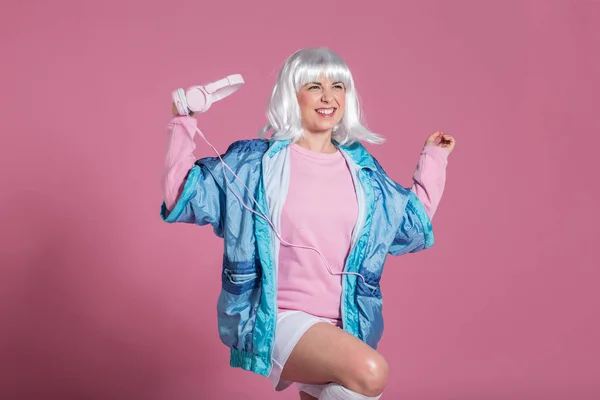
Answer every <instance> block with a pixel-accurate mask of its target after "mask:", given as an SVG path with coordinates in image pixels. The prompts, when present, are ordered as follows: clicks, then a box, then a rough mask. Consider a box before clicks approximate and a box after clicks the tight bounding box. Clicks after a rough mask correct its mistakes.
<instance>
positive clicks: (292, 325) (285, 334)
mask: <svg viewBox="0 0 600 400" xmlns="http://www.w3.org/2000/svg"><path fill="white" fill-rule="evenodd" d="M319 322H326V323H328V324H331V325H333V323H332V322H331V321H329V320H328V319H325V318H319V317H315V316H314V315H310V314H307V313H305V312H302V311H283V312H280V313H279V314H278V316H277V329H276V331H275V344H274V348H273V360H272V361H273V370H272V371H271V374H270V375H269V379H270V380H271V382H273V386H274V387H275V390H277V391H281V390H284V389H287V388H288V387H290V386H291V385H292V383H293V382H290V381H286V380H283V379H281V372H282V371H283V367H284V365H285V363H286V362H287V359H288V357H289V356H290V354H291V353H292V350H294V347H296V344H297V343H298V341H299V340H300V338H301V337H302V335H304V334H305V333H306V331H307V330H308V329H309V328H310V327H312V326H313V325H314V324H317V323H319ZM334 326H335V325H334ZM297 386H298V390H299V391H302V392H306V393H308V394H310V395H311V396H313V397H319V394H320V392H321V390H322V388H323V387H325V386H326V385H308V384H304V383H298V384H297Z"/></svg>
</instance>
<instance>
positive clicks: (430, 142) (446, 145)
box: [425, 131, 456, 153]
mask: <svg viewBox="0 0 600 400" xmlns="http://www.w3.org/2000/svg"><path fill="white" fill-rule="evenodd" d="M438 139H439V141H438ZM455 144H456V140H454V138H453V137H452V136H450V135H448V134H446V133H444V132H442V131H437V132H435V133H433V134H432V135H430V136H429V137H428V138H427V141H426V142H425V146H435V147H441V148H442V149H445V150H447V151H448V153H452V150H454V145H455Z"/></svg>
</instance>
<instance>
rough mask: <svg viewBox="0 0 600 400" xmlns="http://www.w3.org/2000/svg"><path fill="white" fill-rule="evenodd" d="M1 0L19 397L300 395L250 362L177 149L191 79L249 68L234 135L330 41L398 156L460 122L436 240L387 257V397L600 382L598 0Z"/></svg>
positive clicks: (381, 151) (6, 191)
mask: <svg viewBox="0 0 600 400" xmlns="http://www.w3.org/2000/svg"><path fill="white" fill-rule="evenodd" d="M34 3H36V4H34ZM234 7H235V8H234ZM2 9H3V10H2V13H1V16H0V33H1V34H0V44H1V53H0V54H1V56H2V62H1V64H0V68H1V72H2V74H1V77H0V80H1V86H0V87H1V90H0V92H1V103H0V106H1V107H0V109H1V110H2V118H1V119H0V132H1V134H2V144H1V145H0V153H1V159H0V162H1V164H0V167H1V168H0V171H1V172H0V174H1V178H2V189H1V190H0V201H1V203H0V206H1V207H2V211H3V212H2V213H1V214H0V215H1V216H0V226H1V230H0V243H1V260H0V262H1V266H2V269H1V274H2V275H1V277H0V324H1V327H0V328H1V329H0V360H1V363H2V365H1V366H2V371H0V372H1V373H0V398H2V399H83V398H85V399H124V400H138V399H140V400H142V399H143V400H173V399H177V400H186V399H230V398H234V399H237V398H240V399H241V398H243V399H266V398H279V399H296V398H297V393H296V392H295V391H294V390H289V391H287V392H284V393H282V394H275V393H274V392H273V391H272V389H271V388H270V385H269V382H268V381H267V380H265V379H264V378H261V377H258V376H255V375H252V374H250V373H248V372H244V371H241V370H233V369H231V368H230V367H229V366H228V352H227V348H226V347H225V346H223V345H222V344H221V343H220V341H219V339H218V336H217V327H216V313H215V308H216V300H217V295H218V292H219V285H220V284H219V282H220V279H219V278H220V261H221V251H222V244H221V241H220V240H219V239H217V238H216V237H214V236H213V234H212V232H211V230H210V228H198V227H194V226H189V225H178V226H175V225H168V224H166V223H163V222H161V220H160V218H159V206H160V202H161V190H160V174H161V168H162V164H163V160H164V151H165V144H166V143H165V127H166V123H167V122H168V120H169V118H170V114H169V113H170V99H169V96H170V92H171V90H172V89H174V88H177V87H180V86H183V87H187V86H189V85H193V84H201V83H207V82H210V81H213V80H216V79H219V78H221V77H224V76H225V75H228V74H232V73H240V74H242V75H243V76H244V78H245V80H246V82H247V84H246V85H245V87H244V88H243V89H242V90H241V91H239V92H238V93H236V94H235V95H234V96H233V97H230V98H228V99H227V100H226V101H224V102H222V103H219V104H217V105H215V106H214V108H213V109H212V110H211V111H210V112H209V113H208V114H205V115H203V116H201V118H200V122H199V125H200V127H201V128H202V129H203V131H204V132H205V133H206V135H207V136H208V137H209V138H210V140H211V141H212V142H213V144H215V145H216V146H217V148H218V149H220V150H225V148H226V146H227V145H228V144H229V143H230V142H232V141H234V140H237V139H244V138H252V137H255V134H256V131H257V130H258V129H259V128H260V127H261V125H262V124H263V123H264V108H265V104H266V100H267V97H268V95H269V92H270V90H271V87H272V84H273V82H274V80H275V75H276V72H277V70H278V68H279V66H280V65H281V63H282V62H283V61H284V59H285V58H286V57H287V56H288V55H290V54H291V53H292V52H293V51H295V50H297V49H298V48H301V47H306V46H313V45H325V46H328V47H331V48H332V49H334V50H335V51H337V52H338V53H339V54H340V55H342V57H344V58H345V59H346V61H347V62H348V64H349V65H350V66H351V68H352V69H353V72H354V75H355V79H356V81H357V85H358V88H359V91H360V94H361V96H362V99H363V104H364V111H365V115H366V118H367V123H368V125H369V126H370V127H371V128H372V129H373V130H375V131H377V132H380V133H382V134H384V135H385V136H386V137H387V138H388V142H387V144H385V145H383V146H379V147H373V146H371V147H370V149H371V150H372V152H373V153H374V154H375V156H376V157H377V158H378V159H379V160H380V161H381V163H382V164H383V165H384V167H385V168H386V169H387V171H388V173H389V174H390V175H391V176H392V177H394V178H395V179H396V180H397V181H399V182H401V183H403V184H405V185H409V184H410V182H411V181H410V178H411V175H412V172H413V169H414V167H415V165H416V161H417V158H418V154H419V151H420V148H421V146H422V144H423V142H424V140H425V138H426V137H427V135H428V134H429V133H430V132H433V131H435V130H438V129H443V130H445V131H447V132H448V133H451V134H453V135H454V136H455V137H456V138H457V143H458V145H457V148H456V151H455V152H454V153H453V154H452V155H451V157H450V165H449V168H448V182H447V190H446V192H445V195H444V198H443V200H442V203H441V206H440V208H439V211H438V214H437V215H436V217H435V219H434V228H435V233H436V240H437V244H436V245H435V246H434V248H432V249H431V250H429V251H426V252H422V253H419V254H417V255H410V256H406V257H399V258H390V259H389V261H388V263H387V267H386V271H385V274H384V276H385V278H384V282H383V291H384V296H385V311H384V312H385V317H386V331H385V334H384V338H383V341H382V344H381V347H380V350H381V352H382V353H383V354H384V355H385V357H386V358H387V360H388V361H389V364H390V368H391V378H390V381H389V385H388V388H387V390H386V392H385V394H384V397H383V398H384V399H414V400H421V399H422V400H434V399H436V400H437V399H440V400H441V399H444V400H445V399H461V400H466V399H477V400H481V399H486V400H494V399H526V400H532V399H544V400H552V399H578V400H586V399H598V398H600V383H598V377H599V376H600V345H599V344H598V339H599V337H600V322H599V319H600V311H599V310H600V294H599V293H598V282H599V280H600V273H599V272H598V267H599V266H600V263H599V262H598V256H597V249H596V251H594V249H593V246H594V245H596V246H597V239H598V238H599V237H600V235H599V231H598V226H599V225H598V222H599V221H598V217H599V212H598V207H597V203H598V201H597V199H596V198H595V197H596V196H597V195H598V182H600V179H599V178H598V174H597V171H598V167H597V162H598V156H597V154H598V150H597V147H598V142H599V141H598V133H599V130H598V122H597V120H598V114H599V109H598V104H599V100H598V93H599V89H600V87H599V83H600V79H599V77H598V71H599V70H600V66H599V63H598V61H599V56H598V54H599V52H598V49H600V28H599V24H600V2H598V1H593V0H589V1H585V0H573V1H567V0H563V1H559V0H545V1H542V0H539V1H504V2H498V1H476V0H472V1H458V0H453V1H442V0H440V1H418V2H417V1H396V2H392V1H386V2H381V3H378V2H372V1H369V2H363V1H351V2H348V1H344V2H342V1H339V2H337V1H327V2H306V1H302V2H295V3H292V2H285V1H275V0H274V1H260V2H257V1H237V2H235V3H234V2H231V1H212V2H207V1H195V2H191V1H178V2H175V1H170V2H166V1H164V2H158V1H154V2H148V1H133V0H120V1H112V0H110V1H108V0H105V1H94V2H91V1H87V2H84V1H68V2H67V1H54V2H42V1H38V2H16V1H11V2H8V3H6V4H3V7H2ZM7 10H8V12H7ZM197 143H198V153H197V155H198V156H207V155H211V150H210V149H209V148H208V147H207V146H206V145H204V144H203V143H202V142H200V141H197Z"/></svg>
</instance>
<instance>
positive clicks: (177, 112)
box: [171, 103, 196, 117]
mask: <svg viewBox="0 0 600 400" xmlns="http://www.w3.org/2000/svg"><path fill="white" fill-rule="evenodd" d="M188 111H189V110H188ZM171 112H172V113H173V115H174V116H176V117H177V116H179V111H177V106H176V105H175V103H173V105H172V106H171ZM195 116H196V113H195V112H191V111H190V117H195Z"/></svg>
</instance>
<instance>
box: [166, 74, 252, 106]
mask: <svg viewBox="0 0 600 400" xmlns="http://www.w3.org/2000/svg"><path fill="white" fill-rule="evenodd" d="M243 84H244V79H243V78H242V76H241V75H239V74H235V75H229V76H228V77H227V78H223V79H221V80H218V81H216V82H212V83H209V84H208V85H205V86H192V87H191V88H189V89H188V90H187V91H186V92H185V93H183V89H177V90H176V91H174V92H173V95H172V97H173V101H174V103H175V105H176V106H177V111H178V113H179V114H180V115H186V114H188V113H189V111H193V112H201V113H202V112H206V111H207V110H208V109H209V108H210V106H211V105H212V103H214V102H216V101H219V100H222V99H224V98H225V97H227V96H229V95H230V94H232V93H234V92H236V91H237V90H238V89H239V88H240V87H242V85H243Z"/></svg>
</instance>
